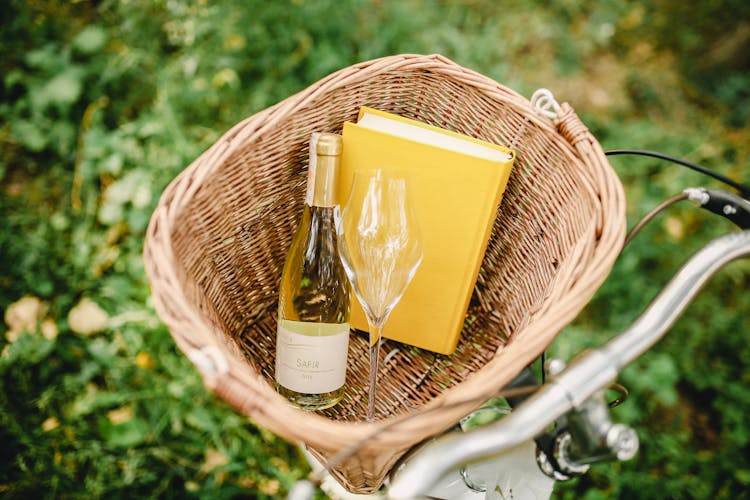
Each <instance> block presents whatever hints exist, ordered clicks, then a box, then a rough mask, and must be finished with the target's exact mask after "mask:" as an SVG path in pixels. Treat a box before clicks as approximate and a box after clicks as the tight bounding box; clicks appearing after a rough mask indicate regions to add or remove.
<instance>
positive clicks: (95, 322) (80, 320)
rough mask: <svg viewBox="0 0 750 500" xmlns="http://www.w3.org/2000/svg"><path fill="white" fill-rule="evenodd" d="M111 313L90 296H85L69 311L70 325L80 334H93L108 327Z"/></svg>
mask: <svg viewBox="0 0 750 500" xmlns="http://www.w3.org/2000/svg"><path fill="white" fill-rule="evenodd" d="M108 320H109V315H108V314H107V313H106V311H104V309H102V308H101V307H99V304H97V303H96V302H94V301H93V300H91V299H89V298H83V299H81V301H80V302H79V303H78V305H76V306H75V307H74V308H73V309H71V310H70V312H69V313H68V326H70V329H71V330H73V331H74V332H75V333H77V334H79V335H87V336H88V335H91V334H93V333H96V332H99V331H101V330H104V329H105V328H106V327H107V321H108Z"/></svg>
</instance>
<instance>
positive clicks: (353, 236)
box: [338, 169, 422, 421]
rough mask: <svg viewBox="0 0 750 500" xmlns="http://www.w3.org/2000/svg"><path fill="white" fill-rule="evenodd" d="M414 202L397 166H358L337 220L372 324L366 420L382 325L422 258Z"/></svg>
mask: <svg viewBox="0 0 750 500" xmlns="http://www.w3.org/2000/svg"><path fill="white" fill-rule="evenodd" d="M411 203H412V202H411V200H410V197H409V193H408V185H407V182H406V179H405V178H404V177H403V176H402V175H400V174H399V173H398V172H390V171H387V170H380V169H378V170H363V171H356V172H355V173H354V181H353V183H352V188H351V192H350V195H349V200H348V201H347V203H346V205H345V206H344V211H343V214H342V220H341V224H339V240H338V246H339V255H340V256H341V261H342V262H343V264H344V269H345V270H346V274H347V276H348V278H349V280H350V281H351V283H352V288H353V289H354V293H355V294H356V295H357V297H358V298H359V301H360V303H361V304H362V308H363V310H364V312H365V315H366V316H367V322H368V324H369V327H370V385H369V393H368V402H367V420H368V421H372V420H373V419H374V415H375V387H376V383H377V377H378V356H379V351H380V338H381V335H382V332H383V326H384V325H385V322H386V321H387V320H388V315H389V314H390V313H391V311H392V310H393V308H394V306H395V305H396V303H397V302H398V301H399V299H401V296H402V295H403V294H404V291H405V290H406V286H407V285H408V284H409V282H410V281H411V279H412V278H413V277H414V273H415V272H416V270H417V267H418V266H419V263H420V262H421V260H422V240H421V238H420V234H419V228H418V223H417V220H416V217H415V216H414V211H413V209H412V206H411Z"/></svg>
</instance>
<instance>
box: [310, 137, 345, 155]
mask: <svg viewBox="0 0 750 500" xmlns="http://www.w3.org/2000/svg"><path fill="white" fill-rule="evenodd" d="M341 149H342V141H341V136H340V135H337V134H320V136H318V142H317V144H316V147H315V151H316V152H317V153H318V154H319V155H324V156H338V155H340V154H341Z"/></svg>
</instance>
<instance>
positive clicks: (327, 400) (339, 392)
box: [276, 384, 344, 411]
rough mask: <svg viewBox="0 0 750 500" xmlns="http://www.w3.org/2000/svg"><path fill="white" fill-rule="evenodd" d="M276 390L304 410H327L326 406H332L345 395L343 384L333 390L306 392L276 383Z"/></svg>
mask: <svg viewBox="0 0 750 500" xmlns="http://www.w3.org/2000/svg"><path fill="white" fill-rule="evenodd" d="M276 392H278V393H279V394H281V395H282V396H284V397H285V398H286V399H288V400H289V402H290V403H292V404H293V405H294V406H297V407H299V408H302V409H303V410H310V411H315V410H325V409H326V408H330V407H332V406H334V405H335V404H336V403H338V402H339V401H341V400H342V399H343V397H344V387H343V386H342V387H341V388H339V389H336V390H335V391H331V392H323V393H320V394H304V393H301V392H296V391H293V390H291V389H287V388H286V387H284V386H281V385H279V384H276Z"/></svg>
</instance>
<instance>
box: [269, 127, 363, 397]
mask: <svg viewBox="0 0 750 500" xmlns="http://www.w3.org/2000/svg"><path fill="white" fill-rule="evenodd" d="M341 148H342V145H341V136H339V135H336V134H313V136H312V139H311V141H310V165H309V173H308V177H307V196H306V197H305V205H304V207H303V211H302V220H301V221H300V223H299V226H298V227H297V230H296V232H295V234H294V237H293V239H292V244H291V247H290V248H289V252H288V253H287V256H286V261H285V262H284V270H283V272H282V276H281V287H280V290H279V324H278V331H277V336H276V390H277V391H278V392H279V393H280V394H282V395H283V396H285V397H286V398H287V399H289V401H291V402H292V403H294V404H295V405H297V406H299V407H301V408H303V409H306V410H322V409H325V408H329V407H331V406H333V405H335V404H336V403H338V402H339V401H340V400H341V398H342V397H343V396H344V383H345V381H346V362H347V352H348V347H349V282H348V281H347V277H346V273H345V271H344V267H343V265H342V263H341V260H340V258H339V254H338V249H337V236H336V222H337V221H338V218H339V217H340V214H339V205H338V200H337V193H336V190H337V186H338V174H339V162H340V157H341Z"/></svg>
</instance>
